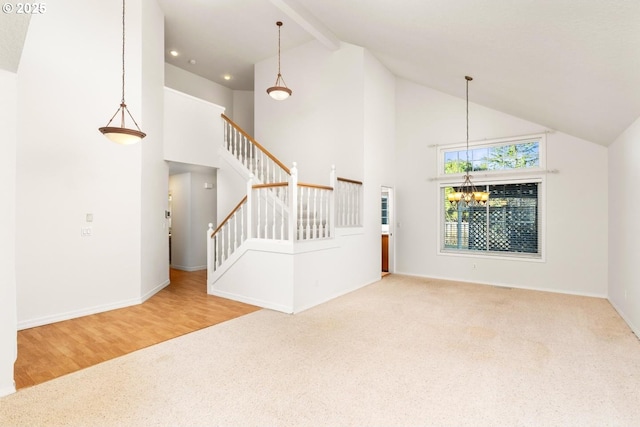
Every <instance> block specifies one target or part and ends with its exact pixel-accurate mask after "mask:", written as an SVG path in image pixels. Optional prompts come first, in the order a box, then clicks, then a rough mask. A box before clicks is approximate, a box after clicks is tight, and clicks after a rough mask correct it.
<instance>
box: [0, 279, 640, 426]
mask: <svg viewBox="0 0 640 427" xmlns="http://www.w3.org/2000/svg"><path fill="white" fill-rule="evenodd" d="M0 425H1V426H12V425H22V426H49V425H52V426H67V425H71V426H181V425H184V426H198V425H201V426H216V425H222V426H325V425H327V426H639V425H640V342H639V341H638V339H637V338H636V337H635V335H633V333H632V332H631V330H630V329H629V328H628V326H627V325H626V324H625V323H624V322H623V321H622V319H621V318H620V317H619V316H618V315H617V313H616V312H615V311H614V309H613V308H612V307H611V305H610V304H609V303H608V302H607V301H606V300H604V299H598V298H587V297H579V296H571V295H560V294H552V293H544V292H535V291H526V290H517V289H508V288H496V287H491V286H482V285H473V284H464V283H457V282H445V281H439V280H429V279H422V278H413V277H407V276H398V275H391V276H388V277H386V278H384V279H383V280H381V281H379V282H377V283H374V284H372V285H370V286H367V287H365V288H363V289H361V290H358V291H356V292H353V293H351V294H348V295H346V296H344V297H341V298H338V299H335V300H333V301H331V302H328V303H326V304H323V305H321V306H318V307H316V308H313V309H310V310H307V311H305V312H303V313H300V314H297V315H293V316H291V315H285V314H282V313H277V312H273V311H269V310H261V311H257V312H255V313H252V314H249V315H246V316H243V317H240V318H238V319H234V320H231V321H228V322H225V323H222V324H219V325H216V326H212V327H210V328H206V329H203V330H200V331H197V332H193V333H191V334H188V335H184V336H182V337H179V338H176V339H173V340H171V341H167V342H165V343H161V344H158V345H155V346H153V347H149V348H146V349H143V350H140V351H137V352H135V353H131V354H129V355H126V356H123V357H120V358H117V359H114V360H111V361H107V362H104V363H102V364H100V365H97V366H94V367H91V368H87V369H85V370H82V371H79V372H76V373H73V374H70V375H67V376H65V377H62V378H59V379H55V380H52V381H50V382H47V383H44V384H41V385H37V386H34V387H31V388H26V389H22V390H20V391H18V392H17V393H15V394H13V395H10V396H7V397H4V398H2V399H0Z"/></svg>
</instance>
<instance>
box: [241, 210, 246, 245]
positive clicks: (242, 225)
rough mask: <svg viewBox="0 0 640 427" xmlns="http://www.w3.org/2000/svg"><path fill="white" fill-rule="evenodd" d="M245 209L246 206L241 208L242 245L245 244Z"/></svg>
mask: <svg viewBox="0 0 640 427" xmlns="http://www.w3.org/2000/svg"><path fill="white" fill-rule="evenodd" d="M244 207H245V205H242V206H240V243H241V244H242V243H243V242H244V227H245V222H244V215H245V212H244Z"/></svg>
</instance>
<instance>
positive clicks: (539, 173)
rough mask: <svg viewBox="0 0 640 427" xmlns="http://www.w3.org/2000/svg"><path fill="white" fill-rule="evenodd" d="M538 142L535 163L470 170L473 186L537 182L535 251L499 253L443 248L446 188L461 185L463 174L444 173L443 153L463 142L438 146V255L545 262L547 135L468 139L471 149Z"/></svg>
mask: <svg viewBox="0 0 640 427" xmlns="http://www.w3.org/2000/svg"><path fill="white" fill-rule="evenodd" d="M533 140H537V141H538V156H539V159H538V166H537V167H532V168H521V169H506V170H505V169H500V170H486V171H472V172H470V173H469V174H470V176H471V181H472V182H473V184H474V185H476V186H481V185H482V186H484V185H500V184H523V183H533V182H537V183H538V219H539V221H538V252H537V253H522V252H502V251H488V250H486V251H471V250H464V249H452V248H445V247H444V246H445V237H444V229H445V212H444V208H445V197H444V191H445V187H451V186H457V185H461V184H462V180H463V179H464V175H465V173H456V174H445V169H444V166H445V161H444V159H445V153H446V152H450V151H460V150H461V149H462V150H465V149H466V142H465V143H457V144H451V145H443V146H439V147H438V156H437V159H438V177H437V181H438V186H437V187H438V188H437V197H438V203H436V206H437V209H438V215H437V218H438V239H437V243H436V244H437V254H438V255H441V256H454V257H455V256H457V257H460V256H462V257H473V258H487V259H504V260H518V261H532V262H545V261H546V232H545V231H546V202H545V201H546V134H535V135H526V136H518V137H508V138H500V139H494V140H486V141H474V142H469V149H471V148H485V147H496V146H504V145H512V144H520V143H526V142H532V141H533Z"/></svg>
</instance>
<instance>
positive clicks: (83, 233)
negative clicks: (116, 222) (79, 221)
mask: <svg viewBox="0 0 640 427" xmlns="http://www.w3.org/2000/svg"><path fill="white" fill-rule="evenodd" d="M80 235H81V236H82V237H89V236H91V235H93V230H92V229H91V227H82V228H81V229H80Z"/></svg>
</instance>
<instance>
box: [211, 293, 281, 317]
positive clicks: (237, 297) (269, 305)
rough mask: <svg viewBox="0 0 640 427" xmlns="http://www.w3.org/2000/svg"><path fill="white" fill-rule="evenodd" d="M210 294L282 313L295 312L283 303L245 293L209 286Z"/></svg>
mask: <svg viewBox="0 0 640 427" xmlns="http://www.w3.org/2000/svg"><path fill="white" fill-rule="evenodd" d="M207 293H208V294H209V295H215V296H217V297H221V298H227V299H231V300H234V301H240V302H243V303H245V304H251V305H255V306H257V307H262V308H268V309H269V310H275V311H280V312H282V313H286V314H291V313H293V308H292V307H288V306H285V305H281V304H276V303H273V302H271V301H264V300H260V299H256V298H251V297H247V296H245V295H240V294H235V293H233V292H225V291H221V290H219V289H214V288H211V287H209V289H208V292H207Z"/></svg>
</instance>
